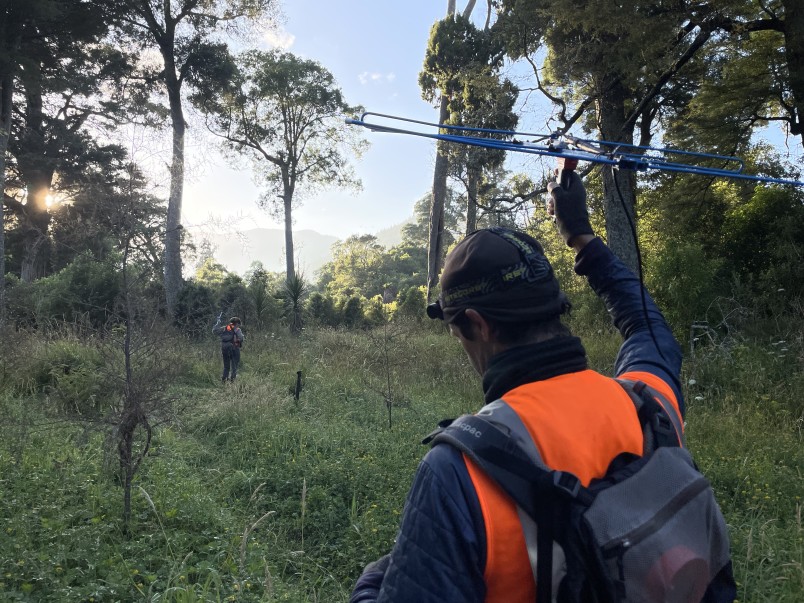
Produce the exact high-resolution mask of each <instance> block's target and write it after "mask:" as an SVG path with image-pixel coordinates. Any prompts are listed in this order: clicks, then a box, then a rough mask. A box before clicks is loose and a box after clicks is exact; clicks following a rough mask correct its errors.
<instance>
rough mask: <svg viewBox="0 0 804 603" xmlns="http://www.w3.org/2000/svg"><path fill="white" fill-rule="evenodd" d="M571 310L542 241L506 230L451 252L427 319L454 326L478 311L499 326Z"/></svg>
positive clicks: (481, 235) (481, 234)
mask: <svg viewBox="0 0 804 603" xmlns="http://www.w3.org/2000/svg"><path fill="white" fill-rule="evenodd" d="M569 307H570V304H569V301H568V300H567V297H566V296H565V295H564V293H562V291H561V289H560V287H559V284H558V280H557V279H556V277H555V275H554V274H553V267H552V266H551V265H550V262H549V261H548V260H547V258H546V257H545V255H544V250H543V249H542V246H541V245H540V244H539V242H538V241H537V240H536V239H534V238H533V237H531V236H530V235H528V234H525V233H524V232H520V231H516V230H511V229H508V228H502V227H493V228H485V229H482V230H477V231H475V232H473V233H471V234H470V235H468V236H467V237H466V238H465V239H464V240H463V241H461V242H460V243H458V245H457V246H456V247H455V248H454V249H453V250H452V251H451V252H450V253H449V255H448V256H447V260H446V262H445V264H444V270H443V272H442V273H441V296H440V297H439V300H438V302H436V303H434V304H430V306H428V308H427V315H428V316H429V317H430V318H440V319H442V320H445V321H446V322H451V321H452V320H453V319H454V318H455V317H456V316H457V315H458V314H460V312H462V311H463V310H466V309H467V308H474V309H475V310H477V311H478V312H480V313H481V314H483V315H484V316H485V317H486V318H489V319H492V320H496V321H499V322H535V321H540V320H549V319H552V318H556V317H558V316H559V315H561V314H563V313H565V312H566V311H567V310H568V309H569Z"/></svg>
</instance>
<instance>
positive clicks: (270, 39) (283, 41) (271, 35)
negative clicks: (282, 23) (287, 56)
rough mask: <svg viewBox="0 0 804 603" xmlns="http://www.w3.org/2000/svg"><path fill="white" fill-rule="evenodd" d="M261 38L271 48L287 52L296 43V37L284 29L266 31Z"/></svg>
mask: <svg viewBox="0 0 804 603" xmlns="http://www.w3.org/2000/svg"><path fill="white" fill-rule="evenodd" d="M263 38H264V39H265V42H266V43H267V44H268V45H269V46H270V47H271V48H280V49H282V50H287V49H288V48H290V47H291V46H293V43H294V42H295V41H296V36H294V35H293V34H292V33H290V32H287V31H285V30H284V29H272V30H270V31H266V32H265V34H264V35H263Z"/></svg>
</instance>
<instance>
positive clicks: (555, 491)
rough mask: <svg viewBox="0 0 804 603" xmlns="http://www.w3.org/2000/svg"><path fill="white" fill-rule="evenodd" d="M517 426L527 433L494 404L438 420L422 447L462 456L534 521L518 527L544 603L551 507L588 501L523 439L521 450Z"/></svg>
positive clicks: (549, 579)
mask: <svg viewBox="0 0 804 603" xmlns="http://www.w3.org/2000/svg"><path fill="white" fill-rule="evenodd" d="M506 409H507V410H506ZM520 427H521V429H524V430H525V431H524V434H527V430H526V429H525V427H524V425H523V424H522V423H521V420H520V419H519V416H518V415H517V414H516V412H514V411H513V409H511V407H510V406H508V405H507V404H506V403H505V401H504V400H496V401H495V402H492V403H491V404H489V405H487V406H485V407H483V409H482V410H481V411H480V412H479V413H478V414H477V415H463V416H461V417H459V418H457V419H455V420H454V421H452V422H444V423H443V424H442V426H441V427H440V428H439V429H437V430H436V431H435V432H433V433H432V434H430V435H429V436H428V437H427V438H425V440H424V441H423V443H424V444H430V445H432V446H435V445H436V444H439V443H446V444H450V445H451V446H454V447H455V448H457V449H458V450H460V451H461V452H463V453H464V454H466V455H467V456H468V457H469V458H471V459H472V460H473V461H474V462H475V463H477V465H478V466H479V467H480V468H481V469H482V470H483V472H484V473H486V475H488V476H489V477H491V478H492V479H493V480H494V481H495V482H496V483H497V484H499V486H500V487H501V488H502V489H503V490H504V491H505V492H506V493H507V494H508V495H509V496H510V497H511V498H512V499H513V501H514V502H515V503H516V505H517V507H518V512H519V510H521V511H522V512H524V513H525V515H526V516H528V517H530V518H532V519H533V520H535V522H536V524H537V529H536V533H535V535H534V534H533V533H532V532H531V531H529V529H526V526H525V525H524V524H523V531H524V536H525V544H526V546H527V549H528V557H529V558H530V562H531V570H532V572H533V577H534V579H535V581H536V591H537V600H540V601H549V600H550V599H551V598H552V584H553V540H554V535H555V534H554V532H553V528H554V527H555V526H554V523H555V521H554V520H555V515H554V512H553V509H554V506H553V505H554V504H555V503H556V502H557V501H558V500H559V497H561V498H564V497H569V498H574V499H577V500H579V501H581V502H582V503H583V504H585V505H587V506H588V505H589V504H591V502H592V499H593V497H592V494H591V493H590V492H589V491H588V490H587V489H586V488H585V487H583V485H582V484H581V482H580V480H579V479H578V478H577V477H576V476H575V475H573V474H571V473H567V472H563V471H553V470H551V469H550V468H549V467H547V466H546V465H545V464H544V461H543V460H542V458H541V455H540V454H539V452H538V450H537V449H536V446H535V444H533V441H532V440H531V438H530V436H526V438H527V442H529V443H530V446H531V447H532V450H528V452H525V450H524V449H523V448H525V447H524V446H523V445H522V444H520V441H519V440H520V437H521V436H522V435H523V434H522V432H520ZM521 518H522V516H521V513H520V519H521Z"/></svg>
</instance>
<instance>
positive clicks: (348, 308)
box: [341, 296, 364, 328]
mask: <svg viewBox="0 0 804 603" xmlns="http://www.w3.org/2000/svg"><path fill="white" fill-rule="evenodd" d="M363 300H364V298H361V297H358V296H352V297H350V298H349V299H347V300H346V301H345V302H344V303H343V306H342V307H341V316H342V317H343V324H344V325H346V326H347V327H350V328H359V327H362V326H363V321H364V319H363Z"/></svg>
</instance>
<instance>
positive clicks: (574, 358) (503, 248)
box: [350, 172, 734, 603]
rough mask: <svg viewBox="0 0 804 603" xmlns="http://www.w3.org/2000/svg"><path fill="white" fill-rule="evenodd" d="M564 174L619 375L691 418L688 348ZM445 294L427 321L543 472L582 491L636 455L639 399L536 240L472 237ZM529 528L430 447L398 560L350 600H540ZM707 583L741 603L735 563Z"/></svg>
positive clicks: (576, 242)
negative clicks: (570, 315)
mask: <svg viewBox="0 0 804 603" xmlns="http://www.w3.org/2000/svg"><path fill="white" fill-rule="evenodd" d="M565 175H566V176H568V178H567V180H566V181H565V182H566V184H564V186H557V185H556V184H555V183H553V184H552V185H551V187H549V190H550V191H551V195H550V197H551V198H550V199H549V201H548V211H549V212H550V213H551V214H552V215H554V216H555V218H556V224H557V227H558V230H559V232H560V234H561V236H562V237H563V239H564V240H565V241H566V243H567V245H568V246H570V247H571V248H572V249H574V251H575V252H576V261H575V271H576V272H577V273H578V274H579V275H581V276H584V277H586V278H587V279H588V282H589V285H590V286H591V287H592V289H593V290H594V291H595V293H596V294H597V295H598V296H599V297H600V298H601V299H602V300H603V301H604V302H605V304H606V307H607V308H608V311H609V313H610V315H611V317H612V319H613V321H614V325H615V326H616V327H617V328H618V329H619V331H620V333H621V334H622V336H623V339H624V341H623V343H622V346H621V347H620V351H619V354H618V356H617V359H616V363H615V364H614V376H615V377H617V378H619V379H624V380H632V381H642V382H644V383H645V384H647V385H648V386H649V387H651V388H653V389H654V390H655V391H657V392H660V394H661V395H662V396H663V397H664V399H665V400H666V403H667V404H670V405H672V407H673V408H672V410H673V411H675V413H677V414H678V415H680V416H682V417H683V413H684V401H683V399H682V395H681V388H680V370H681V349H680V347H679V345H678V343H677V342H676V340H675V338H674V337H673V334H672V332H671V330H670V328H669V327H668V325H667V323H666V322H665V319H664V317H663V316H662V314H661V313H660V311H659V309H658V308H657V307H656V305H655V304H654V302H653V300H652V299H651V298H650V296H649V295H648V294H647V292H644V298H643V288H642V287H641V285H640V281H639V279H638V278H637V277H636V276H634V274H633V273H632V272H631V271H630V270H629V269H628V268H626V266H625V265H624V264H623V263H622V262H621V261H620V260H619V259H618V258H617V257H616V256H615V255H614V254H613V253H612V252H611V250H610V249H609V248H608V247H607V246H606V245H605V244H604V243H603V241H602V240H601V239H599V238H597V237H595V236H594V232H593V230H592V227H591V224H590V221H589V214H588V211H587V207H586V192H585V190H584V187H583V184H582V182H581V179H580V178H579V177H578V175H577V174H575V173H574V172H572V173H566V172H565ZM441 287H442V293H441V296H440V297H439V300H438V301H437V302H436V303H434V304H431V305H430V306H429V307H428V309H427V313H428V316H429V317H430V318H437V319H441V320H443V321H444V322H445V323H446V324H447V325H448V326H449V330H450V333H451V334H452V335H453V336H455V337H456V338H457V339H458V341H460V343H461V345H462V346H463V348H464V350H465V352H466V355H467V356H468V359H469V362H470V363H471V365H472V366H473V367H474V368H475V370H476V371H477V372H478V373H479V374H480V375H481V377H482V385H483V392H484V395H485V404H490V403H494V402H495V401H500V400H502V401H503V403H504V404H506V405H507V406H508V407H510V408H511V409H513V411H514V412H515V413H516V414H517V415H518V417H519V419H520V420H521V422H522V423H523V424H524V425H525V426H526V427H527V433H528V434H529V436H530V439H532V440H533V441H532V444H533V445H535V446H536V448H537V450H538V452H539V453H540V454H541V458H542V459H543V460H544V462H545V463H546V465H547V466H548V467H550V468H552V469H555V470H560V471H567V472H572V473H573V474H574V475H576V476H577V477H578V478H579V480H580V481H581V482H582V483H583V485H584V486H586V485H588V484H589V483H590V481H591V480H592V479H594V478H599V477H602V476H603V475H604V474H605V473H606V471H607V468H608V467H609V465H610V463H611V462H612V460H613V459H614V458H615V457H618V456H619V455H620V454H621V453H624V452H626V453H633V454H634V455H637V456H641V455H642V450H643V435H642V430H641V427H640V422H639V420H637V418H636V412H635V408H634V404H633V402H632V400H631V398H630V397H629V395H628V394H627V393H626V391H625V390H624V389H623V387H621V386H620V385H619V384H618V383H617V382H616V381H615V380H614V379H613V378H611V377H608V376H604V375H602V374H600V373H598V372H596V371H594V370H592V369H590V368H589V366H588V362H587V358H586V352H585V350H584V347H583V345H582V343H581V340H580V339H579V338H578V337H575V336H573V335H572V334H571V333H570V331H569V329H568V328H567V327H566V326H565V325H564V324H562V322H561V319H560V317H561V315H563V314H565V313H566V312H567V311H568V310H569V308H570V304H569V302H568V301H567V298H566V297H565V295H564V293H562V291H561V290H560V288H559V283H558V281H557V280H556V278H555V276H554V274H553V269H552V267H551V265H550V263H549V261H548V260H547V258H546V257H545V255H544V251H543V248H542V246H541V245H540V244H539V242H538V241H536V240H535V239H534V238H533V237H531V236H529V235H528V234H526V233H523V232H519V231H515V230H511V229H506V228H500V227H496V228H488V229H483V230H478V231H476V232H473V233H471V234H469V235H468V236H467V237H466V238H465V239H463V241H461V242H460V243H459V244H458V245H457V246H456V247H455V248H454V249H453V251H452V252H451V253H450V254H449V255H448V257H447V259H446V262H445V266H444V269H443V273H442V275H441ZM643 299H644V304H645V306H646V307H645V306H643ZM523 521H524V519H522V518H521V517H520V515H519V514H518V510H517V507H516V505H515V504H514V502H513V500H512V499H511V498H509V497H508V496H507V494H506V493H505V492H504V491H503V490H502V489H501V488H500V487H499V486H498V485H497V483H496V482H494V481H492V479H491V478H490V477H489V476H488V475H486V474H485V473H484V472H483V471H482V470H481V469H480V468H479V467H478V466H477V465H476V464H475V463H474V462H473V461H472V460H470V459H469V458H468V457H467V456H465V455H464V454H462V453H461V452H460V451H459V450H458V449H457V448H455V447H453V446H450V445H442V444H439V445H436V446H434V447H433V448H432V449H431V450H430V451H429V452H428V453H427V455H426V456H425V457H424V459H423V461H422V462H421V464H420V465H419V468H418V470H417V472H416V475H415V477H414V481H413V485H412V487H411V490H410V492H409V494H408V498H407V502H406V504H405V510H404V513H403V517H402V522H401V527H400V531H399V534H398V537H397V539H396V541H395V544H394V547H393V549H392V551H391V553H390V554H388V555H386V556H384V557H382V558H380V559H379V560H378V561H375V562H373V563H370V564H369V565H368V566H366V568H365V570H364V572H363V574H362V575H361V576H360V578H359V580H358V581H357V584H356V586H355V588H354V590H353V593H352V596H351V599H350V601H351V603H374V602H375V601H376V602H392V603H410V602H414V601H415V602H416V603H431V602H432V603H436V602H438V603H442V602H461V603H533V601H534V600H535V599H536V590H537V589H536V579H535V577H534V573H535V572H534V571H533V569H532V566H531V563H530V560H529V555H528V553H529V551H528V547H527V543H526V540H525V538H526V537H525V534H524V530H523ZM554 557H555V556H554ZM557 566H560V563H554V564H553V568H554V570H555V569H556V567H557ZM721 574H722V575H721ZM706 580H707V582H705V584H707V583H708V580H709V577H708V576H707V578H706ZM552 584H553V586H554V587H556V588H557V585H558V580H556V579H554V580H552ZM712 585H714V587H712V586H710V591H711V592H710V591H707V597H708V598H705V600H706V601H731V600H733V598H734V589H733V580H732V577H731V565H730V563H729V565H728V567H726V568H724V570H723V571H722V572H720V573H719V574H718V576H717V577H716V578H715V581H714V582H712ZM704 588H706V586H705V587H704ZM553 600H555V598H554V599H553ZM558 600H561V599H560V598H559V599H558ZM590 600H591V599H590ZM594 600H597V599H594ZM538 603H550V602H549V601H539V602H538Z"/></svg>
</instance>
